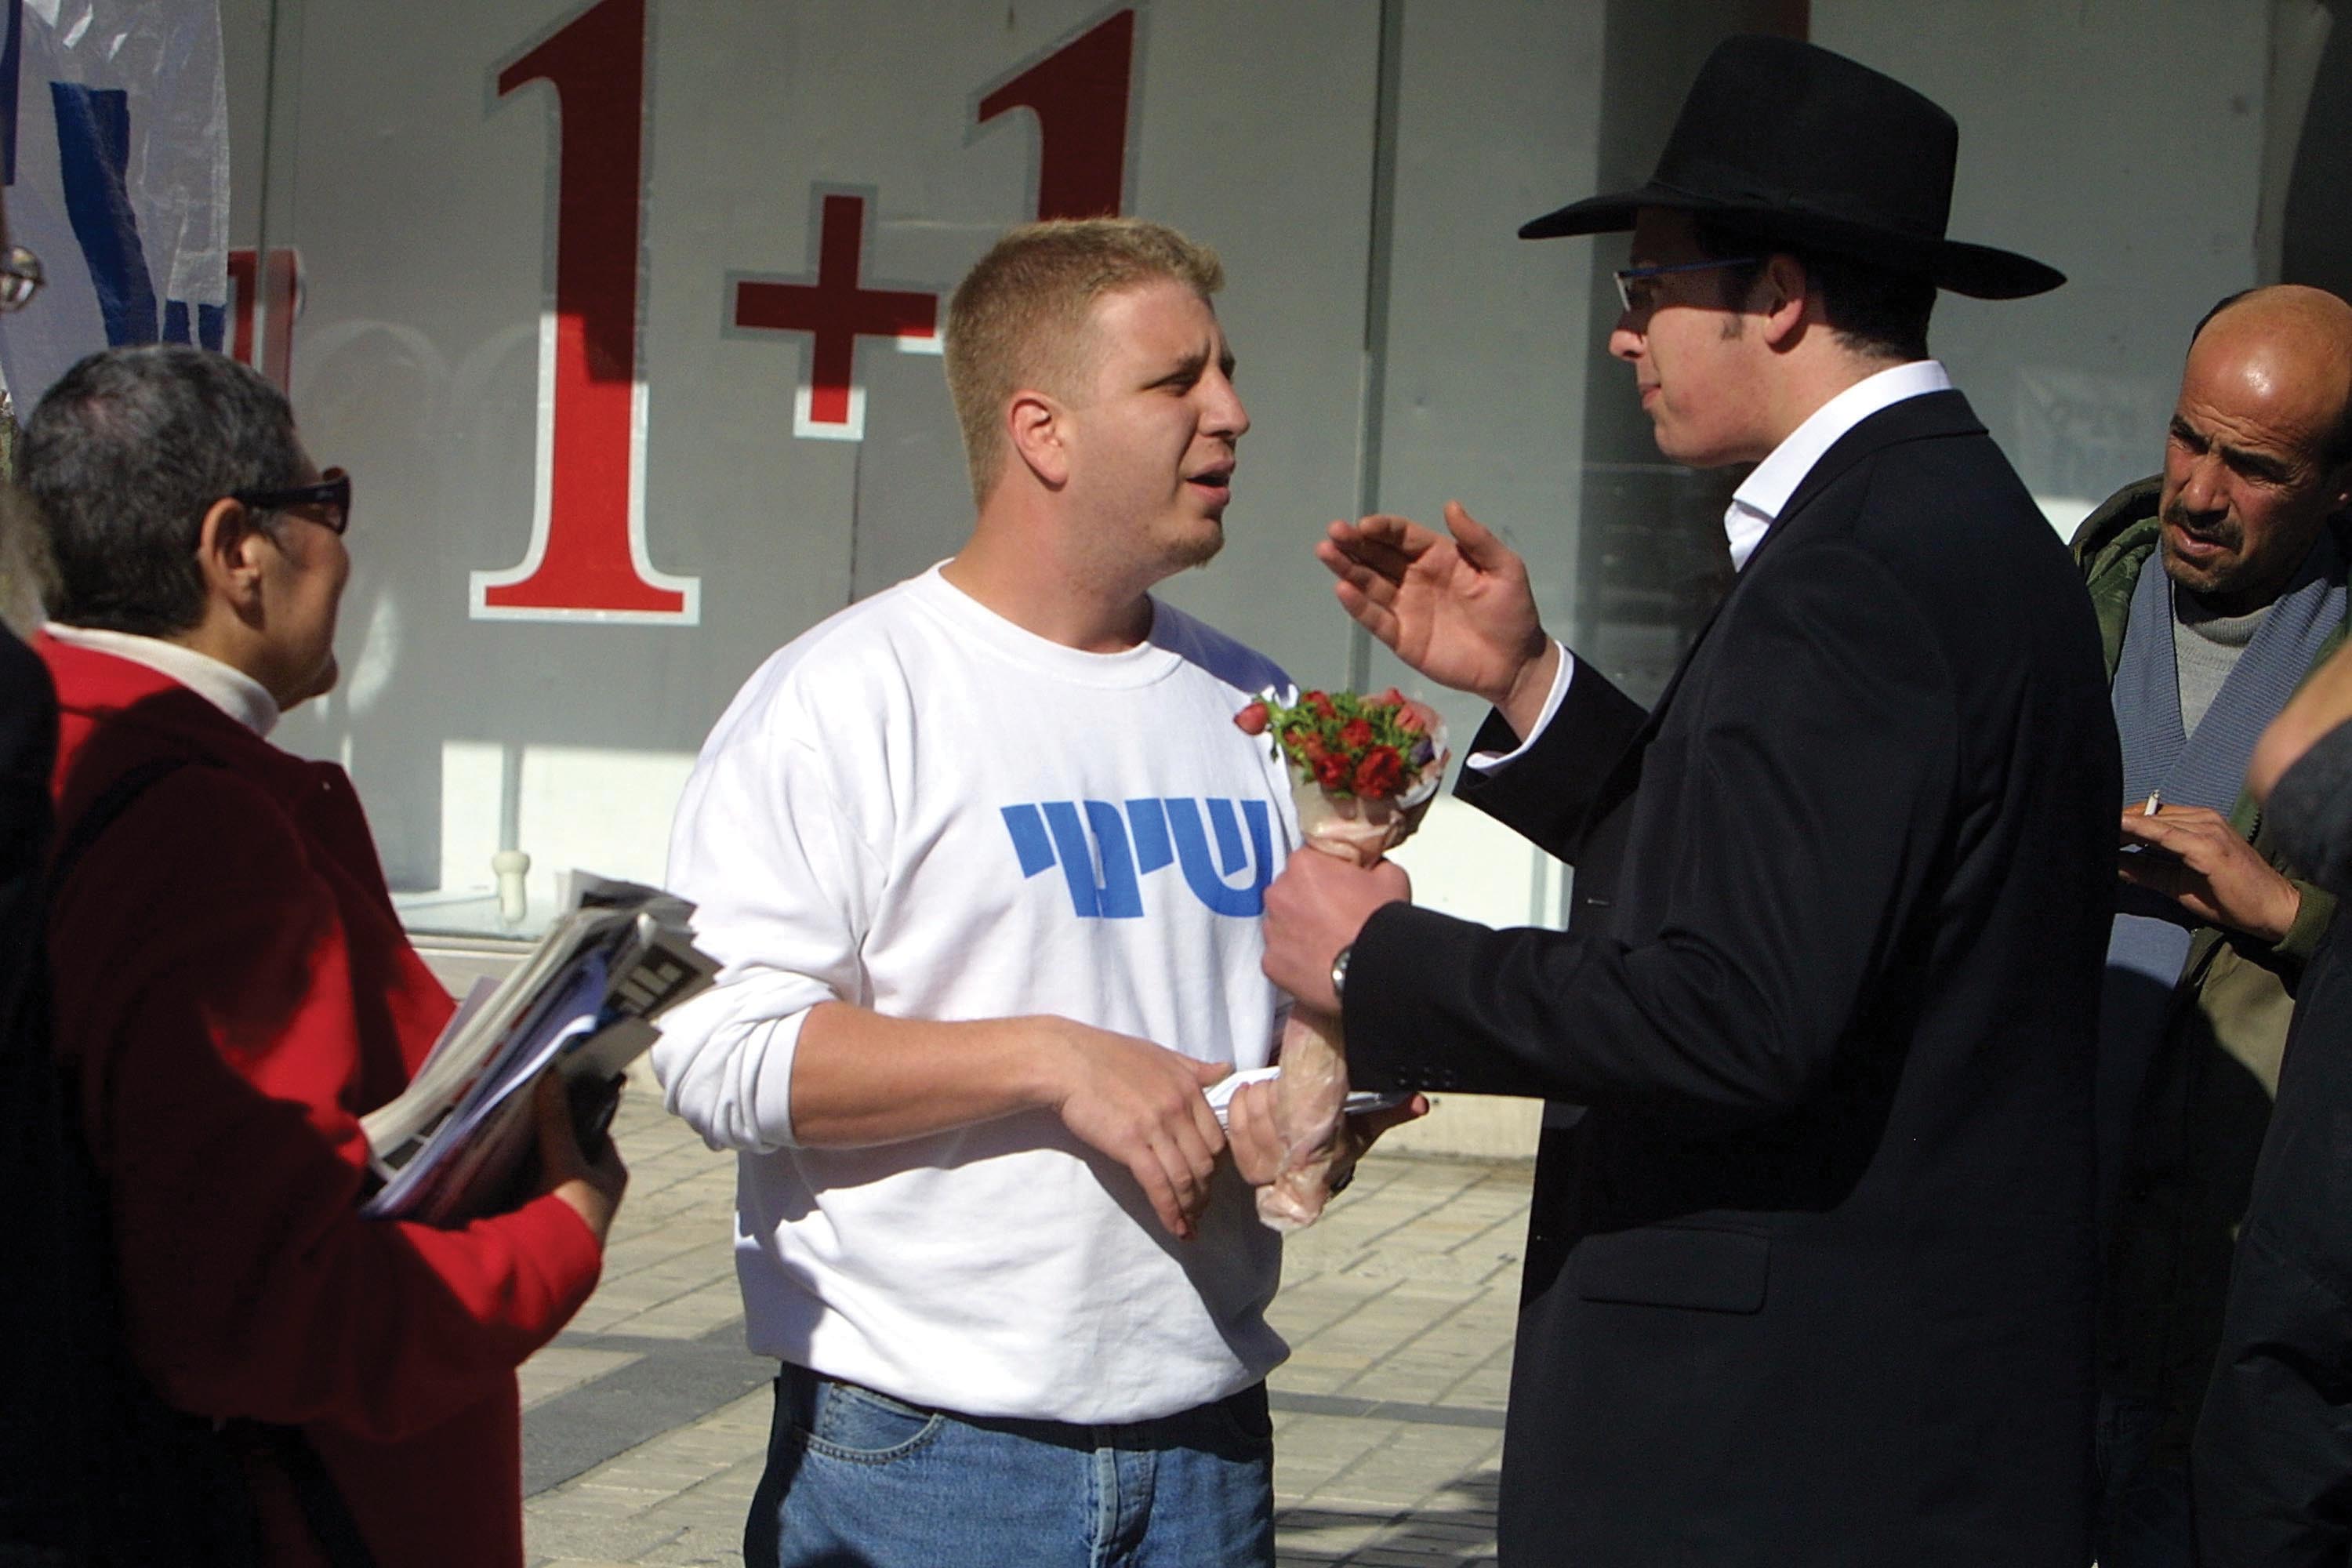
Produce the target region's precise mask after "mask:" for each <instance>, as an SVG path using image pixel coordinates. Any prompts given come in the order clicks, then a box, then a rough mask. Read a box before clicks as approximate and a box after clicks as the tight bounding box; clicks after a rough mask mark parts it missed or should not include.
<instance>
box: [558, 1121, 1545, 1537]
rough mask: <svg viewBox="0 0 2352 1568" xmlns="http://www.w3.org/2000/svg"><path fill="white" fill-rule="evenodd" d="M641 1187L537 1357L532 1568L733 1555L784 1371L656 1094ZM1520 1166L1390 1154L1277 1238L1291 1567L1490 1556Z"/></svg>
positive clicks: (697, 1149) (707, 1178) (700, 1152)
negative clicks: (1315, 1220)
mask: <svg viewBox="0 0 2352 1568" xmlns="http://www.w3.org/2000/svg"><path fill="white" fill-rule="evenodd" d="M614 1132H615V1135H616V1136H618V1137H619V1139H620V1141H621V1147H622V1150H623V1152H624V1153H625V1155H626V1157H627V1159H628V1162H629V1170H630V1182H629V1196H628V1201H627V1203H626V1204H625V1205H623V1207H622V1210H621V1216H620V1219H619V1222H618V1223H617V1224H616V1226H614V1234H613V1245H612V1247H611V1248H610V1250H609V1251H608V1253H607V1254H606V1258H605V1265H604V1283H603V1285H602V1286H601V1287H599V1289H597V1292H596V1295H595V1297H594V1298H593V1300H590V1301H589V1303H588V1305H587V1307H586V1308H585V1309H584V1310H583V1311H582V1312H581V1314H580V1316H579V1317H578V1318H577V1319H575V1320H574V1321H573V1322H572V1326H571V1327H570V1328H569V1329H567V1330H566V1331H564V1332H563V1333H562V1335H560V1336H559V1337H558V1338H557V1340H556V1342H554V1343H553V1344H551V1345H550V1346H549V1347H548V1348H547V1349H546V1350H544V1351H542V1352H540V1353H539V1355H538V1356H536V1357H534V1358H533V1359H532V1361H531V1362H530V1364H529V1365H527V1366H525V1367H524V1368H523V1371H522V1390H523V1405H524V1415H523V1490H524V1493H525V1495H526V1498H527V1501H526V1502H525V1504H524V1529H525V1531H526V1539H527V1542H528V1548H529V1552H530V1560H531V1562H532V1563H533V1564H534V1565H535V1568H614V1565H617V1564H623V1563H628V1564H646V1565H653V1564H664V1565H668V1564H688V1563H724V1564H730V1565H731V1564H736V1563H740V1561H741V1558H740V1554H739V1551H738V1548H739V1545H740V1540H741V1536H742V1530H743V1516H744V1512H745V1510H746V1509H747V1508H748V1507H749V1506H750V1503H751V1489H752V1487H753V1486H754V1485H755V1484H756V1483H757V1482H758V1480H759V1477H760V1468H761V1462H762V1459H763V1458H764V1454H765V1449H766V1446H767V1436H768V1415H769V1408H770V1398H769V1394H768V1380H769V1379H770V1378H771V1377H772V1375H773V1363H767V1362H762V1361H761V1360H759V1359H758V1358H755V1357H753V1356H751V1355H750V1354H748V1353H746V1352H745V1351H744V1350H743V1328H742V1310H741V1307H740V1302H739V1301H738V1300H737V1298H736V1293H735V1272H734V1265H733V1260H732V1258H731V1255H730V1240H729V1238H730V1235H731V1220H732V1215H733V1212H734V1186H735V1166H734V1159H733V1157H732V1156H731V1155H725V1154H714V1153H712V1152H709V1150H707V1149H705V1148H704V1147H703V1146H702V1143H701V1141H700V1140H699V1139H698V1138H697V1137H695V1135H694V1134H693V1133H692V1132H690V1131H688V1130H687V1128H686V1127H685V1125H684V1124H683V1123H680V1122H678V1121H675V1120H673V1119H671V1118H670V1117H668V1116H667V1115H665V1114H664V1113H663V1112H662V1110H661V1109H660V1107H659V1105H658V1103H657V1102H656V1100H655V1099H654V1098H653V1097H652V1096H651V1095H648V1094H644V1093H637V1094H633V1095H632V1096H631V1097H630V1099H629V1101H628V1102H627V1103H626V1104H625V1106H624V1107H623V1109H622V1112H621V1116H620V1119H619V1121H618V1122H617V1123H616V1124H615V1127H614ZM1528 1175H1529V1168H1528V1166H1527V1165H1526V1164H1524V1163H1472V1162H1456V1161H1449V1160H1436V1159H1428V1158H1418V1157H1413V1156H1409V1155H1408V1156H1391V1157H1388V1158H1381V1157H1380V1156H1378V1155H1375V1156H1374V1157H1373V1158H1372V1159H1371V1160H1370V1161H1369V1162H1367V1163H1366V1164H1365V1165H1364V1167H1363V1169H1362V1170H1361V1171H1360V1173H1359V1174H1358V1176H1357V1179H1356V1183H1355V1185H1354V1186H1353V1187H1352V1188H1350V1189H1349V1192H1348V1193H1347V1194H1346V1195H1345V1196H1343V1197H1342V1198H1340V1199H1339V1201H1338V1202H1337V1203H1335V1204H1334V1205H1333V1206H1332V1209H1331V1212H1330V1213H1329V1214H1328V1215H1326V1216H1325V1217H1324V1219H1323V1221H1322V1222H1321V1223H1320V1224H1319V1225H1317V1226H1314V1227H1313V1228H1311V1229H1309V1230H1307V1231H1305V1232H1302V1233H1301V1234H1300V1235H1298V1236H1297V1237H1292V1238H1291V1240H1290V1241H1289V1242H1288V1243H1287V1244H1286V1256H1285V1259H1284V1264H1283V1289H1282V1294H1281V1295H1280V1297H1278V1298H1277V1299H1276V1302H1275V1306H1274V1311H1273V1314H1272V1315H1273V1318H1274V1321H1275V1324H1276V1327H1277V1328H1279V1329H1280V1330H1281V1331H1282V1333H1283V1336H1284V1337H1285V1338H1286V1339H1287V1340H1288V1341H1289V1342H1290V1344H1291V1358H1290V1360H1289V1362H1288V1363H1286V1364H1285V1365H1284V1366H1283V1367H1282V1368H1281V1369H1280V1370H1278V1371H1277V1372H1276V1373H1275V1374H1274V1377H1273V1379H1272V1400H1273V1405H1274V1447H1275V1472H1274V1484H1275V1509H1276V1513H1275V1533H1276V1543H1277V1550H1278V1554H1279V1559H1280V1561H1281V1563H1283V1564H1284V1565H1285V1568H1292V1565H1297V1568H1305V1565H1307V1564H1318V1565H1320V1564H1328V1563H1360V1564H1365V1565H1368V1568H1370V1565H1375V1564H1377V1565H1380V1568H1471V1565H1473V1564H1483V1563H1493V1561H1494V1557H1495V1481H1496V1465H1497V1463H1498V1462H1499V1460H1500V1458H1501V1454H1502V1446H1503V1432H1502V1422H1503V1415H1502V1413H1503V1398H1504V1390H1505V1384H1506V1382H1507V1378H1508V1374H1509V1370H1510V1358H1511V1320H1512V1314H1513V1310H1514V1307H1515V1304H1516V1302H1517V1294H1518V1277H1519V1247H1520V1245H1521V1242H1522V1240H1523V1238H1524V1236H1525V1233H1526V1227H1527V1208H1528Z"/></svg>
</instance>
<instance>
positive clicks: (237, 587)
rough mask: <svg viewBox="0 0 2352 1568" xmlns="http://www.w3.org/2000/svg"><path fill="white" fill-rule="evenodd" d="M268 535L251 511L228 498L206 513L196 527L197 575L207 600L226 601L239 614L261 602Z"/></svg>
mask: <svg viewBox="0 0 2352 1568" xmlns="http://www.w3.org/2000/svg"><path fill="white" fill-rule="evenodd" d="M267 538H268V536H267V535H266V534H264V533H263V532H262V531H261V530H260V529H259V528H258V527H257V526H256V525H255V522H254V514H253V510H252V509H251V508H249V507H247V505H246V504H245V503H244V502H243V501H237V500H229V499H228V498H227V497H226V496H223V497H222V498H221V499H220V500H216V501H215V502H213V504H212V505H211V506H209V507H207V508H206V509H205V518H204V521H202V522H201V523H199V524H197V525H196V551H195V555H196V572H197V574H198V575H200V576H201V577H202V578H203V579H204V584H205V597H207V598H214V599H225V600H226V601H227V602H228V603H229V604H231V605H235V606H236V608H237V609H239V610H240V611H245V610H248V609H257V608H258V607H259V605H260V602H261V550H262V546H263V543H264V542H265V541H266V539H267Z"/></svg>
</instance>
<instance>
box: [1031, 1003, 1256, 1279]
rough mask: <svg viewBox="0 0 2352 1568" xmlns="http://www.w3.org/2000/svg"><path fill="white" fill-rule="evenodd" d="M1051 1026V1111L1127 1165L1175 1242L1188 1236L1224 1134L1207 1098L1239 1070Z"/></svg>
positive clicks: (1107, 1035)
mask: <svg viewBox="0 0 2352 1568" xmlns="http://www.w3.org/2000/svg"><path fill="white" fill-rule="evenodd" d="M1041 1022H1043V1023H1045V1025H1047V1026H1053V1038H1054V1042H1055V1045H1056V1046H1057V1047H1059V1048H1060V1056H1061V1064H1060V1068H1059V1072H1058V1074H1057V1078H1058V1079H1059V1082H1060V1084H1061V1086H1062V1089H1061V1092H1060V1093H1059V1094H1058V1095H1056V1096H1055V1100H1054V1101H1053V1107H1054V1110H1055V1113H1056V1114H1058V1115H1059V1116H1060V1117H1061V1119H1062V1124H1063V1125H1064V1126H1065V1127H1067V1128H1068V1129H1069V1130H1070V1131H1071V1132H1072V1133H1074V1134H1076V1136H1077V1137H1078V1138H1079V1139H1080V1140H1081V1141H1083V1142H1085V1143H1086V1144H1087V1147H1088V1148H1091V1149H1094V1150H1096V1151H1097V1152H1100V1153H1103V1154H1107V1155H1108V1156H1109V1157H1110V1158H1112V1159H1114V1160H1117V1161H1118V1163H1120V1164H1122V1165H1125V1166H1126V1167H1127V1168H1128V1170H1129V1173H1132V1174H1133V1175H1134V1177H1135V1179H1136V1181H1137V1182H1138V1183H1139V1184H1141V1185H1142V1187H1143V1192H1144V1195H1145V1196H1146V1197H1148V1198H1150V1200H1151V1207H1152V1211H1153V1212H1154V1213H1156V1214H1157V1215H1159V1216H1160V1224H1161V1225H1163V1226H1167V1227H1168V1230H1169V1232H1170V1234H1171V1235H1173V1236H1176V1237H1180V1238H1184V1239H1190V1237H1192V1222H1193V1221H1194V1220H1195V1219H1197V1218H1199V1217H1200V1214H1201V1211H1202V1209H1203V1208H1205V1207H1207V1206H1208V1202H1209V1178H1210V1176H1211V1175H1212V1174H1213V1173H1214V1171H1215V1169H1216V1163H1217V1156H1218V1155H1219V1154H1221V1153H1223V1152H1224V1148H1225V1134H1224V1130H1223V1128H1221V1127H1219V1126H1218V1125H1217V1113H1216V1112H1215V1111H1214V1110H1211V1109H1209V1101H1208V1100H1207V1098H1206V1097H1205V1096H1203V1095H1202V1092H1201V1090H1202V1089H1205V1088H1206V1087H1208V1086H1209V1085H1210V1084H1213V1083H1214V1082H1216V1081H1217V1080H1218V1079H1221V1078H1223V1077H1224V1076H1225V1074H1226V1073H1228V1072H1230V1071H1231V1070H1233V1069H1232V1068H1229V1067H1226V1066H1224V1065H1223V1064H1220V1063H1215V1062H1204V1061H1200V1060H1197V1059H1195V1058H1192V1057H1188V1056H1184V1055H1182V1054H1181V1053H1180V1052H1177V1051H1171V1050H1166V1049H1163V1048H1162V1047H1159V1046H1155V1045H1153V1044H1152V1043H1151V1042H1150V1041H1149V1040H1139V1039H1136V1038H1134V1037H1132V1036H1129V1035H1115V1034H1112V1033H1111V1032H1110V1031H1108V1030H1107V1029H1097V1028H1092V1027H1090V1026H1087V1025H1085V1024H1078V1023H1073V1022H1071V1021H1070V1020H1069V1019H1066V1018H1050V1019H1045V1020H1042V1021H1041Z"/></svg>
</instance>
